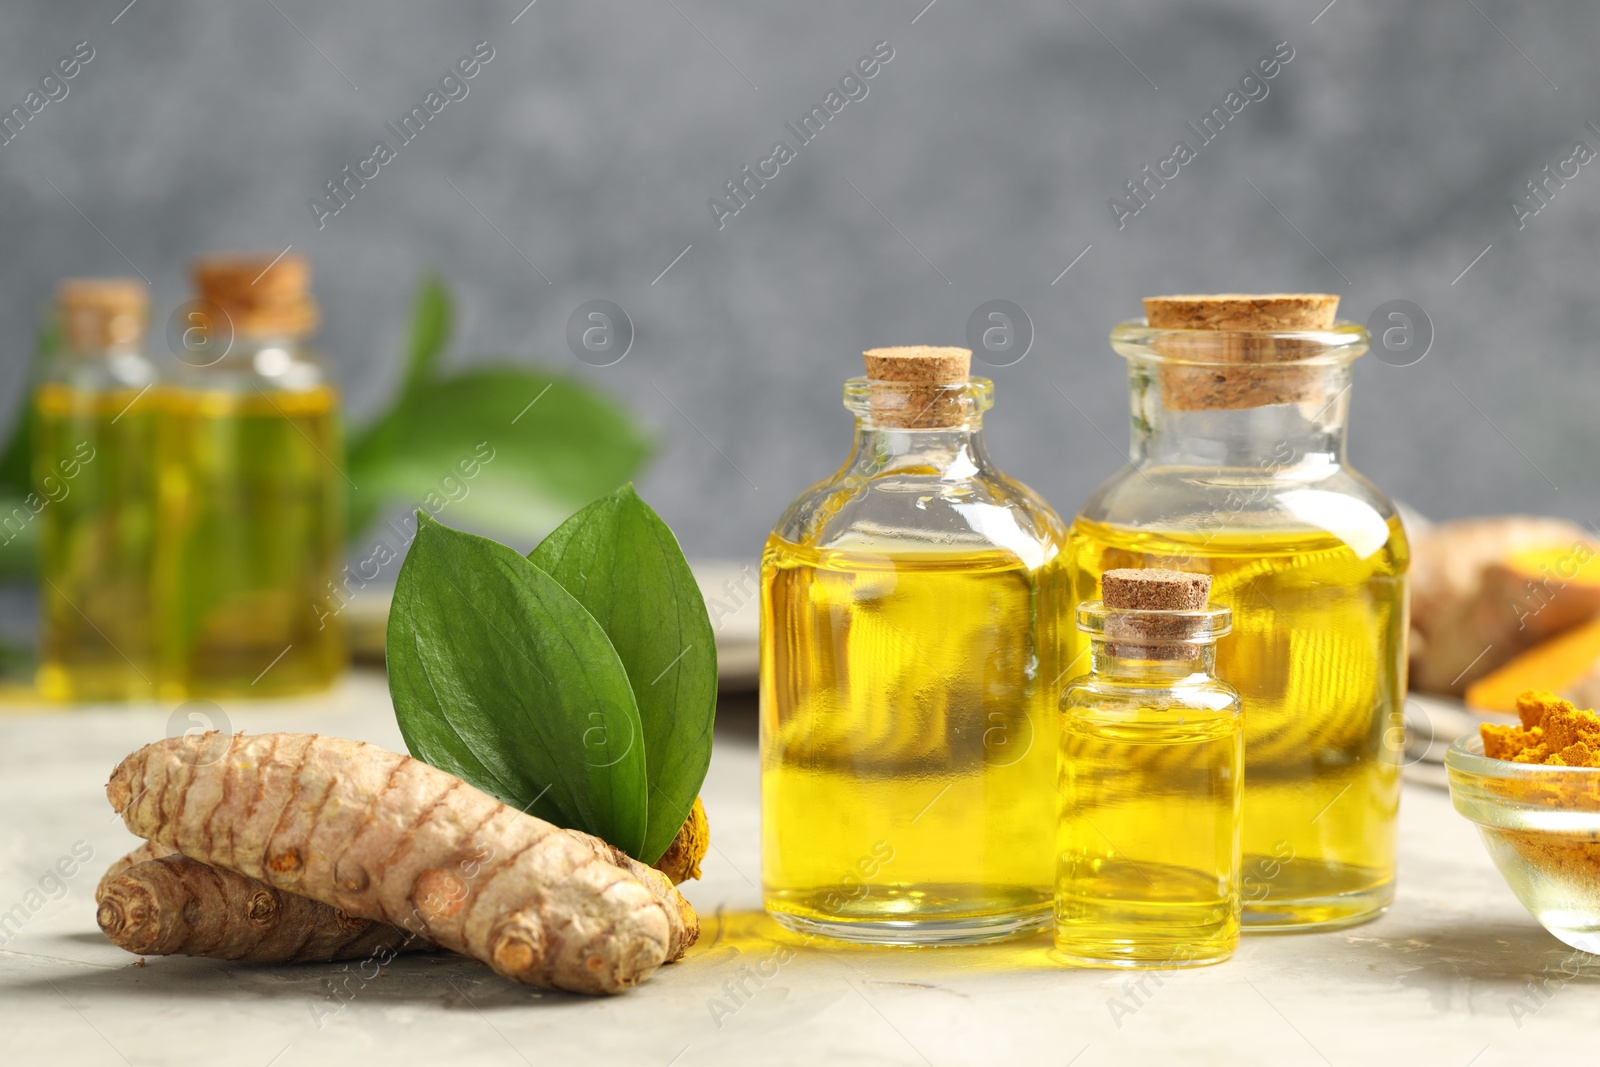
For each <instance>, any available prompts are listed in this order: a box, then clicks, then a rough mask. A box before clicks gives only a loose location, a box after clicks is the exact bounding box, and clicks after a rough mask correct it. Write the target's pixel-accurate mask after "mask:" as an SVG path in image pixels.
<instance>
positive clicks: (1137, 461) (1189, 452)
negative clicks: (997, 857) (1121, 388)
mask: <svg viewBox="0 0 1600 1067" xmlns="http://www.w3.org/2000/svg"><path fill="white" fill-rule="evenodd" d="M1158 369H1159V368H1153V367H1151V366H1149V365H1146V364H1141V363H1139V362H1137V361H1134V362H1131V363H1130V370H1131V372H1132V373H1131V378H1130V400H1131V406H1132V420H1131V422H1132V433H1131V442H1130V445H1129V449H1128V454H1129V459H1130V461H1131V462H1132V463H1133V464H1134V465H1135V466H1180V467H1208V468H1216V467H1223V468H1238V469H1244V470H1249V471H1252V472H1255V473H1261V474H1279V473H1285V472H1293V471H1296V470H1303V471H1316V470H1320V469H1326V468H1329V467H1339V466H1343V465H1344V462H1345V443H1346V427H1347V425H1348V417H1349V410H1350V366H1349V364H1348V363H1342V364H1335V365H1329V366H1325V367H1320V368H1317V369H1316V380H1315V382H1314V387H1310V388H1307V389H1306V390H1305V393H1306V395H1304V396H1303V397H1301V398H1300V399H1297V400H1295V401H1294V402H1290V403H1271V404H1263V405H1261V406H1258V407H1238V408H1220V409H1218V408H1205V407H1202V408H1184V407H1182V406H1181V405H1179V404H1172V405H1170V406H1169V405H1168V404H1165V403H1163V398H1162V392H1161V384H1160V375H1159V374H1157V373H1156V371H1157V370H1158Z"/></svg>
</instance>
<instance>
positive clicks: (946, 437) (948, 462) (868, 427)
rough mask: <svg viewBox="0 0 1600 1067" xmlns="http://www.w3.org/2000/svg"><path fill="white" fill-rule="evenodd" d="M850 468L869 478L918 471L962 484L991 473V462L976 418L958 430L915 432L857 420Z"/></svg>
mask: <svg viewBox="0 0 1600 1067" xmlns="http://www.w3.org/2000/svg"><path fill="white" fill-rule="evenodd" d="M847 466H848V467H849V468H850V469H851V470H852V471H854V472H856V473H859V474H866V475H877V474H882V473H884V472H886V471H892V470H904V469H907V468H918V469H922V470H934V471H937V472H939V474H940V476H941V477H943V478H945V479H947V480H959V479H964V478H969V477H972V476H975V475H977V474H979V473H982V472H987V471H989V470H990V469H991V462H990V459H989V452H988V448H987V447H986V446H985V444H984V440H983V420H982V419H981V418H979V417H977V416H971V417H969V418H967V419H966V420H965V421H963V422H962V423H961V425H959V426H949V427H939V428H937V429H915V430H908V429H900V428H890V427H880V426H877V425H874V424H873V422H872V420H871V419H870V418H867V417H858V418H857V419H856V436H855V445H854V447H853V448H852V450H851V452H850V459H849V461H848V464H847Z"/></svg>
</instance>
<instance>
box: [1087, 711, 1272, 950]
mask: <svg viewBox="0 0 1600 1067" xmlns="http://www.w3.org/2000/svg"><path fill="white" fill-rule="evenodd" d="M1238 726H1239V719H1238V715H1237V712H1235V711H1234V710H1233V709H1231V708H1229V709H1225V710H1223V711H1213V710H1207V709H1201V708H1140V707H1133V708H1126V707H1116V708H1112V707H1105V708H1102V707H1097V706H1087V707H1075V708H1070V709H1068V710H1067V711H1066V712H1065V713H1064V714H1063V716H1062V722H1061V762H1060V784H1059V793H1060V797H1061V819H1060V823H1059V826H1058V838H1057V862H1058V867H1057V881H1056V950H1057V952H1058V953H1059V954H1060V955H1061V956H1063V957H1065V958H1066V959H1067V960H1069V961H1072V962H1078V963H1088V964H1096V965H1106V966H1140V965H1144V966H1160V967H1163V968H1166V967H1184V966H1195V965H1199V964H1204V963H1215V962H1217V961H1219V960H1223V959H1226V958H1227V957H1228V956H1229V955H1231V954H1232V953H1233V950H1234V948H1235V947H1236V946H1237V944H1238V941H1239V904H1240V900H1239V875H1238V866H1237V864H1238V859H1239V855H1238V850H1239V797H1240V791H1239V778H1240V771H1241V769H1242V768H1241V759H1242V754H1243V745H1242V742H1241V735H1240V733H1239V729H1238Z"/></svg>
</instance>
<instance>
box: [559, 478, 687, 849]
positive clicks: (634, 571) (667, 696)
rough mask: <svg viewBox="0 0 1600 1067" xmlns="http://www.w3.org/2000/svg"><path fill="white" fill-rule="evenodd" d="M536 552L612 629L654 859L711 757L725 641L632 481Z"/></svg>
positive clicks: (609, 631)
mask: <svg viewBox="0 0 1600 1067" xmlns="http://www.w3.org/2000/svg"><path fill="white" fill-rule="evenodd" d="M529 558H530V559H532V560H533V562H534V563H536V564H538V565H539V567H540V568H541V569H543V570H544V571H546V572H548V573H549V574H550V575H551V576H552V577H553V578H555V579H556V580H557V581H559V582H560V583H561V584H562V585H564V586H565V587H566V588H567V590H568V591H569V592H570V593H571V594H572V595H573V596H574V597H576V598H577V599H578V602H579V603H581V604H582V605H583V606H584V607H585V608H587V609H588V610H589V614H591V615H593V616H594V618H595V619H596V620H597V621H598V622H599V623H600V625H601V627H603V628H604V629H605V632H606V635H607V636H608V637H610V638H611V644H612V646H613V647H614V648H615V649H616V650H617V655H618V656H620V657H621V659H622V664H623V666H624V667H626V668H627V670H628V680H629V682H631V683H632V685H633V694H634V698H635V700H636V702H637V703H638V707H639V718H640V721H641V722H642V723H643V726H644V751H645V770H646V773H647V775H648V777H649V783H650V805H649V807H650V821H649V830H648V832H647V833H646V834H645V843H644V852H643V854H641V855H640V857H639V858H640V859H643V860H645V862H647V863H654V862H655V861H656V860H657V859H658V858H660V856H661V854H662V853H663V852H665V851H666V850H667V846H668V845H670V844H671V843H672V839H673V837H675V836H676V835H677V833H678V830H679V828H680V827H681V826H682V825H683V821H684V819H685V818H687V817H688V815H689V809H690V807H691V806H692V805H693V804H694V798H695V797H696V796H698V795H699V793H700V786H701V784H702V783H703V782H704V781H705V777H706V768H707V767H708V766H709V765H710V762H711V724H712V719H713V718H714V716H715V714H716V704H717V649H716V642H715V639H714V637H713V634H712V630H711V618H710V616H709V615H708V614H707V613H706V603H705V599H704V598H703V597H702V596H701V595H700V589H699V587H698V586H697V585H696V584H695V580H694V575H693V574H691V573H690V571H689V564H688V562H687V561H686V560H685V559H684V558H683V551H682V550H681V549H680V548H679V547H678V540H677V538H675V537H674V536H673V535H672V531H671V530H670V529H668V527H667V524H666V523H665V522H663V521H661V516H659V515H657V514H656V513H655V512H654V511H653V510H651V508H650V506H649V505H648V504H646V503H645V502H644V501H643V500H640V499H639V496H638V494H637V493H635V492H634V490H633V486H632V485H631V484H629V485H624V486H623V487H622V488H621V489H618V490H617V491H616V492H614V493H611V494H610V495H609V496H605V497H602V498H600V499H599V500H597V501H595V502H594V503H593V504H590V505H589V506H588V507H586V508H584V509H583V510H582V511H580V512H578V513H577V514H576V515H574V516H572V518H570V519H568V520H567V521H566V522H564V523H562V524H561V525H560V526H559V527H558V528H557V529H556V531H555V532H554V533H552V534H551V535H550V536H549V537H547V538H545V540H544V542H543V543H542V544H540V545H539V547H538V548H536V549H534V550H533V552H532V553H531V555H530V556H529Z"/></svg>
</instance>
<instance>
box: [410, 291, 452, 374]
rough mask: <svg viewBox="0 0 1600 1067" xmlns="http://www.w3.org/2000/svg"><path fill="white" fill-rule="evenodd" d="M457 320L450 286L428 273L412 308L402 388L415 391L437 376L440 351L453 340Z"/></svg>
mask: <svg viewBox="0 0 1600 1067" xmlns="http://www.w3.org/2000/svg"><path fill="white" fill-rule="evenodd" d="M454 322H455V309H454V307H453V306H452V305H451V302H450V292H449V290H447V289H446V288H445V287H444V282H443V281H441V280H440V278H439V276H438V275H437V274H433V275H429V276H428V277H427V278H425V279H423V282H422V285H421V286H420V287H419V288H418V289H417V298H416V303H415V304H414V305H413V307H412V309H411V343H410V345H409V348H408V351H407V353H406V378H405V384H404V385H403V386H402V387H401V390H402V392H404V393H414V392H416V391H417V390H418V389H421V388H423V387H424V386H426V384H427V383H428V382H429V381H431V380H432V379H433V378H435V377H437V375H436V374H435V373H434V369H435V368H436V367H437V366H438V365H439V353H440V352H442V351H444V346H445V344H446V343H447V342H448V341H449V340H450V328H451V326H452V325H453V324H454Z"/></svg>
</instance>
